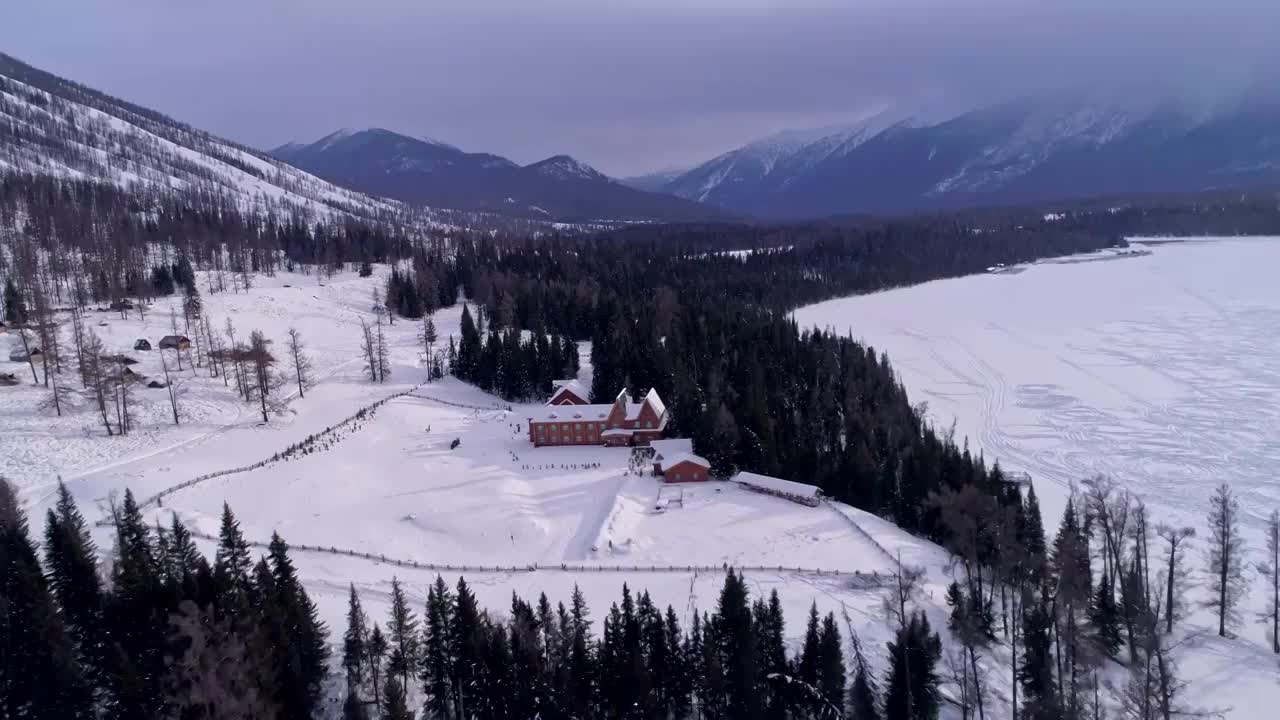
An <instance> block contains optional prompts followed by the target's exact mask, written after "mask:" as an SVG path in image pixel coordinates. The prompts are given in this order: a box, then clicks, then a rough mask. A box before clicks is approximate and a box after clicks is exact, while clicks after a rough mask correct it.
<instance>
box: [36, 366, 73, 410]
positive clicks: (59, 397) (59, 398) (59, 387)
mask: <svg viewBox="0 0 1280 720" xmlns="http://www.w3.org/2000/svg"><path fill="white" fill-rule="evenodd" d="M70 395H71V388H69V387H67V386H65V385H63V384H62V375H61V374H59V373H53V375H52V376H51V377H50V383H49V397H48V399H47V400H44V401H43V402H41V403H40V406H41V408H42V409H49V408H53V411H54V412H56V413H57V414H58V417H62V406H63V405H65V404H66V403H68V402H70V400H71V397H70Z"/></svg>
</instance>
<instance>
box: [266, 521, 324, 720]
mask: <svg viewBox="0 0 1280 720" xmlns="http://www.w3.org/2000/svg"><path fill="white" fill-rule="evenodd" d="M268 558H269V559H270V573H271V574H270V582H269V585H268V586H267V587H265V588H263V587H259V588H258V592H259V593H261V596H262V598H263V600H264V601H265V605H264V607H263V615H262V619H261V623H262V625H263V630H264V632H265V634H266V636H267V638H268V644H269V647H270V648H271V663H270V664H271V676H272V680H273V690H274V692H275V699H276V702H277V703H278V704H279V706H280V716H281V718H282V720H309V719H310V718H311V717H313V716H314V714H315V712H316V709H317V708H318V707H319V705H320V695H321V690H322V689H323V684H324V681H325V678H326V676H327V674H328V659H329V646H328V644H327V642H326V640H327V637H328V630H327V629H326V628H325V625H324V623H323V622H321V621H320V619H319V614H318V612H317V610H316V607H315V605H314V604H313V603H312V602H311V599H310V598H309V597H308V596H307V591H306V590H305V589H304V588H303V587H302V583H301V581H299V580H298V576H297V571H296V570H295V569H294V567H293V561H292V560H291V559H290V558H289V546H288V545H287V544H286V543H285V542H284V540H283V539H282V538H281V537H280V535H279V534H276V533H273V534H272V536H271V544H270V546H269V547H268ZM263 584H267V583H266V582H265V579H264V581H263V582H260V583H259V585H263Z"/></svg>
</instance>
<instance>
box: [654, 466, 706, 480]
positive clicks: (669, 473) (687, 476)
mask: <svg viewBox="0 0 1280 720" xmlns="http://www.w3.org/2000/svg"><path fill="white" fill-rule="evenodd" d="M662 477H663V479H665V480H666V481H667V482H669V483H678V482H706V481H707V480H708V479H710V478H709V475H708V470H707V468H705V467H703V466H702V465H699V464H697V463H692V462H688V461H685V462H682V463H679V464H676V465H672V466H671V467H669V468H663V470H662Z"/></svg>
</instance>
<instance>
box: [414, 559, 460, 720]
mask: <svg viewBox="0 0 1280 720" xmlns="http://www.w3.org/2000/svg"><path fill="white" fill-rule="evenodd" d="M423 618H424V620H423V630H424V636H423V641H422V651H423V652H422V684H423V691H424V692H425V694H426V707H425V710H424V717H426V718H439V719H444V718H451V717H453V715H452V711H453V697H452V692H451V687H452V686H453V669H454V668H453V663H454V658H453V645H452V636H451V634H450V632H451V629H452V628H451V626H452V624H453V594H452V593H451V592H450V590H449V586H448V585H447V584H445V581H444V578H443V577H441V576H439V575H437V576H436V581H435V584H433V585H432V586H431V587H430V588H429V589H428V590H427V608H426V611H425V613H424V615H423Z"/></svg>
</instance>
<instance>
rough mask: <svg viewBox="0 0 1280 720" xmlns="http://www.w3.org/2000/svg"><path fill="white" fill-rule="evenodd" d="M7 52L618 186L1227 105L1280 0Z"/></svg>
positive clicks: (1064, 4)
mask: <svg viewBox="0 0 1280 720" xmlns="http://www.w3.org/2000/svg"><path fill="white" fill-rule="evenodd" d="M3 14H4V20H3V22H2V23H0V50H2V51H4V52H7V53H10V54H12V55H15V56H17V57H19V58H20V59H23V60H25V61H27V62H29V63H32V64H34V65H37V66H39V67H43V68H45V69H47V70H50V71H52V72H56V73H58V74H61V75H64V76H66V77H68V78H70V79H73V80H77V81H79V82H82V83H85V84H88V85H91V86H94V87H97V88H99V89H101V90H104V91H107V92H110V93H112V94H115V95H119V96H121V97H124V98H126V99H129V100H132V101H134V102H137V103H140V104H143V105H146V106H149V107H152V108H155V109H157V110H160V111H162V112H165V113H168V114H170V115H173V116H175V117H177V118H178V119H180V120H183V121H186V122H189V123H191V124H193V125H196V126H198V127H202V128H205V129H208V130H210V131H212V132H214V133H217V134H220V135H225V136H228V137H231V138H233V139H236V140H239V141H241V142H245V143H248V144H250V145H255V146H258V147H263V148H269V147H273V146H275V145H279V144H282V143H284V142H287V141H289V140H294V139H301V140H314V139H316V138H319V137H320V136H322V135H324V134H327V133H328V132H331V131H332V130H335V129H338V128H341V127H356V128H360V127H370V126H377V127H386V128H388V129H392V130H396V131H399V132H403V133H406V134H409V135H417V136H429V137H433V138H436V139H439V140H442V141H446V142H449V143H452V144H454V145H458V146H459V147H462V148H464V149H467V150H474V151H485V152H493V153H497V154H501V155H506V156H508V157H510V158H512V159H513V160H516V161H517V162H531V161H534V160H538V159H541V158H543V157H547V156H549V155H553V154H556V153H568V154H571V155H574V156H575V157H577V158H578V159H580V160H583V161H586V162H588V163H591V164H592V165H595V166H596V167H598V168H599V169H600V170H602V171H604V172H607V173H610V174H614V175H627V174H638V173H642V172H649V171H654V170H659V169H663V168H667V167H672V166H689V165H693V164H696V163H697V162H700V161H702V160H705V159H708V158H709V157H711V156H713V155H716V154H718V153H720V152H724V151H726V150H729V149H732V148H734V147H736V146H738V145H741V144H743V143H745V142H748V141H750V140H754V139H757V138H759V137H762V136H765V135H768V134H771V133H773V132H776V131H779V130H782V129H786V128H803V127H815V126H826V125H832V124H837V123H840V122H842V121H845V120H849V119H852V118H856V117H858V116H860V115H863V114H865V113H866V112H867V110H868V109H870V108H872V107H877V106H883V105H886V104H888V105H897V106H902V107H908V108H909V107H913V106H915V105H918V104H921V103H923V102H926V100H925V99H926V98H927V99H928V100H927V102H929V103H930V104H932V105H935V106H936V104H937V103H938V102H939V99H940V98H941V99H942V101H943V102H945V103H947V104H949V105H953V106H955V107H967V106H969V105H972V104H975V103H981V102H988V101H992V100H997V99H1003V98H1007V97H1010V96H1014V95H1022V94H1026V93H1039V92H1057V91H1060V90H1067V89H1070V90H1079V89H1082V88H1087V89H1090V90H1092V89H1102V90H1108V91H1116V90H1119V91H1123V92H1132V91H1134V90H1137V91H1140V92H1152V93H1157V92H1163V91H1164V90H1167V89H1170V88H1173V89H1176V90H1177V91H1178V92H1191V93H1198V94H1223V93H1230V92H1233V91H1236V90H1238V89H1239V88H1241V87H1242V86H1243V85H1244V84H1245V83H1246V82H1247V81H1248V80H1249V79H1250V78H1252V77H1254V76H1255V75H1256V74H1257V73H1259V72H1266V73H1268V74H1270V73H1271V72H1272V71H1273V70H1274V69H1275V66H1276V65H1277V63H1278V61H1280V51H1277V50H1276V49H1275V46H1274V44H1273V43H1274V42H1275V41H1274V40H1273V38H1272V37H1271V36H1273V35H1274V34H1275V31H1276V29H1277V28H1280V2H1276V1H1275V0H1213V1H1212V2H1210V1H1207V0H1198V1H1197V2H1189V1H1187V0H1105V1H1104V0H360V1H359V2H353V1H352V0H219V1H218V2H189V1H187V0H127V1H126V2H123V3H109V2H101V1H100V0H38V1H37V2H12V3H6V7H5V10H4V13H3Z"/></svg>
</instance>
